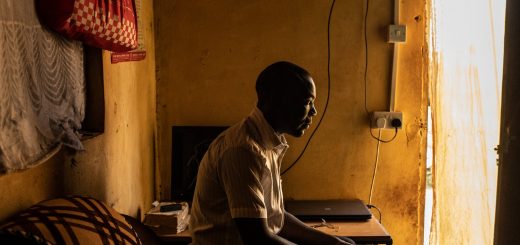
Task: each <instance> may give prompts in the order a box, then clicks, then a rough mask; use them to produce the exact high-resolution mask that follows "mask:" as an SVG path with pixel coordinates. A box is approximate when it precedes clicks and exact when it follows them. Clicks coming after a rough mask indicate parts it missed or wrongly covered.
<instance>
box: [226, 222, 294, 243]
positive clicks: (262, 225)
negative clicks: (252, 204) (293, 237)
mask: <svg viewBox="0 0 520 245" xmlns="http://www.w3.org/2000/svg"><path fill="white" fill-rule="evenodd" d="M233 220H234V221H235V224H236V225H237V228H238V231H239V232H240V237H241V238H242V241H243V242H244V244H294V243H291V242H289V241H287V240H285V239H284V238H282V237H280V236H277V235H276V234H273V233H272V232H271V231H269V228H267V220H266V219H263V218H234V219H233Z"/></svg>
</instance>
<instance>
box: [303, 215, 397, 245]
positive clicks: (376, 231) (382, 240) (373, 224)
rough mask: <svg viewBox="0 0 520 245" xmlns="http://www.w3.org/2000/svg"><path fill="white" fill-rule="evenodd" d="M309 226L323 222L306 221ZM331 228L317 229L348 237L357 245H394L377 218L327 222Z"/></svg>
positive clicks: (321, 227)
mask: <svg viewBox="0 0 520 245" xmlns="http://www.w3.org/2000/svg"><path fill="white" fill-rule="evenodd" d="M304 222H305V223H306V224H307V225H309V226H311V227H312V226H315V225H318V224H321V221H314V222H313V221H304ZM327 224H328V225H329V226H320V227H316V228H315V229H318V230H320V231H322V232H325V233H327V234H330V235H333V236H346V237H349V238H350V239H352V240H354V241H355V242H356V243H357V244H387V245H391V244H392V236H390V234H388V232H387V231H386V229H385V227H383V225H382V224H381V223H379V221H378V220H377V219H375V218H371V219H369V220H363V221H342V220H333V221H327Z"/></svg>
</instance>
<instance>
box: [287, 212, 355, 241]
mask: <svg viewBox="0 0 520 245" xmlns="http://www.w3.org/2000/svg"><path fill="white" fill-rule="evenodd" d="M278 235H280V236H281V237H283V238H285V239H288V240H290V241H293V242H296V243H298V244H351V243H348V242H345V241H342V240H341V239H339V238H338V237H335V236H332V235H329V234H326V233H324V232H321V231H319V230H316V229H314V228H312V227H309V226H308V225H306V224H305V223H303V222H302V221H300V220H299V219H297V218H296V217H294V216H293V215H292V214H290V213H288V212H285V214H284V225H283V227H282V230H281V231H280V232H279V233H278Z"/></svg>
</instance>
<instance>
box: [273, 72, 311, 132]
mask: <svg viewBox="0 0 520 245" xmlns="http://www.w3.org/2000/svg"><path fill="white" fill-rule="evenodd" d="M280 97H281V98H279V99H280V100H279V101H278V106H277V114H278V118H279V129H280V130H279V131H280V133H287V134H289V135H291V136H294V137H300V136H302V135H303V134H304V133H305V130H307V129H308V128H309V127H310V125H311V123H312V117H314V116H315V115H316V114H317V111H316V108H315V107H314V99H315V98H316V87H315V85H314V81H313V80H312V78H311V77H308V78H307V81H306V82H304V83H298V84H296V86H292V87H290V88H286V89H284V91H283V93H282V95H281V96H280Z"/></svg>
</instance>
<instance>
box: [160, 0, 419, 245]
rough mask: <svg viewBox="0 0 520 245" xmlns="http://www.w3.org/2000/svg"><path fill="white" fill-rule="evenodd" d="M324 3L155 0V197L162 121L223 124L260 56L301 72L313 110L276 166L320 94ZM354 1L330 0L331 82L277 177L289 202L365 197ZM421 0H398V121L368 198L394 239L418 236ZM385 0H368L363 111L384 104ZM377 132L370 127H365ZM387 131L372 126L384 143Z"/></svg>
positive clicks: (361, 56)
mask: <svg viewBox="0 0 520 245" xmlns="http://www.w3.org/2000/svg"><path fill="white" fill-rule="evenodd" d="M331 3H332V1H311V0H301V1H279V0H263V1H259V0H251V1H236V0H222V1H211V0H200V1H180V0H155V1H154V16H155V23H156V32H155V35H156V36H155V37H156V49H157V57H156V68H157V128H158V134H157V135H158V138H157V141H158V155H157V159H158V164H159V173H160V174H159V175H157V178H160V179H158V180H157V183H158V188H157V191H158V195H159V196H160V197H161V198H162V199H165V200H167V199H169V198H170V194H169V191H170V175H171V174H170V172H171V166H170V164H171V150H170V149H171V126H172V125H231V124H233V123H236V122H238V121H239V120H240V119H242V118H243V117H244V116H247V115H248V114H249V112H250V111H251V110H252V108H253V106H254V105H255V101H256V95H255V92H254V84H255V80H256V76H257V75H258V73H259V72H260V71H261V70H262V69H263V68H264V67H266V66H267V65H268V64H270V63H272V62H275V61H278V60H288V61H292V62H294V63H296V64H299V65H301V66H303V67H305V68H306V69H308V70H309V71H310V73H311V74H313V77H314V80H315V82H316V86H317V95H318V97H317V101H316V104H317V108H318V110H319V112H320V114H319V115H318V116H317V117H316V118H315V120H314V121H315V123H314V125H313V126H312V127H311V128H310V130H309V131H308V132H307V134H306V135H305V136H304V137H302V138H301V139H295V138H289V141H290V142H289V143H290V146H291V147H290V148H289V151H288V153H287V155H286V157H285V159H284V166H283V167H282V168H283V169H285V168H287V167H288V165H289V164H290V163H291V162H292V161H294V160H295V159H296V157H297V155H298V154H299V153H300V152H301V150H302V149H303V146H304V144H305V142H306V141H307V140H308V137H309V135H310V133H311V132H312V130H315V127H316V122H317V121H318V120H319V117H321V116H322V115H323V110H324V107H325V101H326V97H327V20H328V13H329V8H330V5H331ZM365 3H366V1H358V0H338V1H336V6H335V9H334V13H333V17H332V22H331V39H330V43H331V82H330V83H331V87H330V102H329V105H328V108H327V112H326V114H325V117H324V119H323V122H322V124H321V126H320V127H319V129H318V131H317V133H316V134H315V136H314V138H313V139H312V141H311V142H310V145H309V147H308V149H307V150H306V152H305V154H304V155H303V157H302V158H301V160H300V161H299V162H298V163H297V165H295V166H294V167H293V169H291V170H290V171H289V172H288V173H287V174H286V175H284V176H283V181H284V187H283V188H284V194H285V197H286V198H293V199H340V198H359V199H362V200H363V201H365V202H368V195H369V189H370V183H371V177H372V172H373V169H374V161H375V156H376V146H377V141H376V140H374V139H373V138H372V137H371V136H370V133H369V128H368V123H367V116H366V112H365V107H364V103H365V95H364V88H365V87H364V80H363V75H364V67H365V48H364V38H363V26H364V22H363V18H364V10H365ZM424 14H425V1H413V0H402V1H401V17H400V22H401V24H405V25H406V26H407V42H406V43H405V44H401V45H400V47H401V48H400V59H399V76H398V82H397V92H396V104H395V110H396V111H402V112H403V113H404V126H403V129H402V130H399V133H398V135H397V137H396V139H395V140H394V141H392V142H391V143H386V144H382V145H381V149H380V159H379V160H380V161H379V169H378V173H377V177H376V181H375V188H374V195H373V200H372V202H373V204H374V205H376V206H377V207H379V208H380V209H381V210H382V212H383V222H384V225H385V227H386V228H387V230H388V231H389V232H390V233H391V235H392V236H393V239H394V241H395V244H419V243H422V222H423V221H422V218H421V217H422V214H423V210H424V207H423V206H424V204H423V202H424V179H425V178H424V176H425V150H426V147H425V143H426V134H425V132H426V127H425V122H426V106H427V90H426V80H425V67H426V66H425V65H423V64H426V61H427V60H426V53H427V52H426V43H425V21H424ZM392 20H393V1H387V0H384V1H383V0H377V1H370V7H369V14H368V25H367V28H368V29H367V32H368V46H369V49H368V79H367V80H368V87H367V90H368V91H367V107H368V110H369V111H380V110H388V107H389V102H388V101H389V90H390V80H391V71H392V52H393V51H392V50H393V49H392V45H391V44H388V43H386V38H385V37H386V34H385V33H386V32H385V30H386V27H387V26H388V25H389V24H392V23H393V21H392ZM374 134H375V135H377V131H374ZM392 136H393V131H392V132H385V133H383V138H385V139H389V138H391V137H392Z"/></svg>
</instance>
